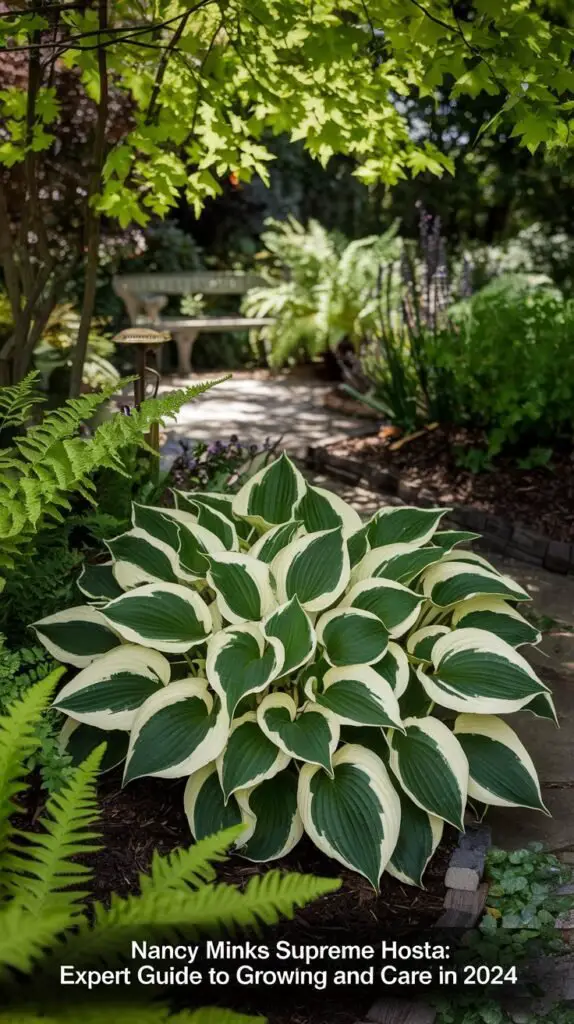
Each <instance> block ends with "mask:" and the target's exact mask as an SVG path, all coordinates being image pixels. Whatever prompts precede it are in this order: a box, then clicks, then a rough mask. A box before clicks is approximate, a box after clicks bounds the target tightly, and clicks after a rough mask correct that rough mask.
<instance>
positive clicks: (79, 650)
mask: <svg viewBox="0 0 574 1024" xmlns="http://www.w3.org/2000/svg"><path fill="white" fill-rule="evenodd" d="M34 629H35V630H36V633H37V635H38V639H39V640H40V642H41V643H42V644H43V645H44V647H45V648H46V650H47V651H48V652H49V653H50V654H51V655H52V657H53V658H55V659H56V661H63V662H64V663H65V664H66V665H74V667H75V668H85V667H86V665H90V664H91V663H92V661H93V660H94V659H95V658H99V657H100V655H102V654H106V652H107V651H111V650H113V648H114V647H119V645H120V644H121V638H120V637H119V636H118V632H119V631H117V630H116V627H115V626H113V627H111V626H110V623H109V622H108V621H107V620H106V618H105V617H104V615H103V612H101V611H99V609H97V608H94V607H93V606H92V605H89V604H82V605H77V606H76V607H75V608H67V609H66V610H65V611H63V612H56V613H55V614H54V615H47V616H46V618H44V619H39V620H38V622H35V623H34Z"/></svg>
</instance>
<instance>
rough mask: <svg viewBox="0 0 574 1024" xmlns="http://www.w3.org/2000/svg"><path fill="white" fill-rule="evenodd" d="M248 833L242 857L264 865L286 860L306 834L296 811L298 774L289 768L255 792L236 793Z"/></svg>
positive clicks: (242, 791) (257, 788)
mask: <svg viewBox="0 0 574 1024" xmlns="http://www.w3.org/2000/svg"><path fill="white" fill-rule="evenodd" d="M236 798H237V802H238V804H239V807H240V809H241V812H242V818H243V821H244V822H245V823H246V824H247V830H246V832H245V834H244V835H243V836H241V844H240V845H241V856H242V857H246V858H247V860H252V861H255V862H256V863H261V862H263V861H267V860H277V858H279V857H285V856H286V855H287V854H288V853H290V852H291V850H292V849H293V848H294V847H295V846H296V845H297V843H298V842H299V840H300V838H301V836H302V835H303V822H302V821H301V817H300V814H299V810H298V808H297V775H296V774H295V773H294V772H293V771H290V770H289V769H287V770H286V771H282V772H281V773H280V774H279V775H275V777H274V778H272V779H267V780H266V781H265V782H261V783H260V784H259V785H258V786H255V788H254V789H248V790H240V791H239V792H238V793H236Z"/></svg>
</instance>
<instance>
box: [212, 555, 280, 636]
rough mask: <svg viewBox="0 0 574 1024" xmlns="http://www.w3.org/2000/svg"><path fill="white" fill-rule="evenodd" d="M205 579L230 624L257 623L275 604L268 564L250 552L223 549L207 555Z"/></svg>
mask: <svg viewBox="0 0 574 1024" xmlns="http://www.w3.org/2000/svg"><path fill="white" fill-rule="evenodd" d="M207 581H208V583H209V585H210V587H213V589H214V591H215V600H216V602H217V607H218V608H219V611H220V612H221V614H222V615H223V618H224V619H227V621H228V622H231V623H233V624H236V625H240V624H241V623H242V622H259V621H260V619H262V618H264V617H265V616H266V615H268V614H269V612H271V611H272V610H273V609H274V608H275V607H276V606H277V602H276V600H275V595H274V593H273V587H272V585H271V573H270V570H269V567H268V566H267V565H265V563H264V562H260V561H258V560H257V559H256V558H252V557H251V555H239V554H237V553H236V552H234V551H225V552H223V553H222V554H220V555H216V556H215V557H210V559H209V572H208V573H207Z"/></svg>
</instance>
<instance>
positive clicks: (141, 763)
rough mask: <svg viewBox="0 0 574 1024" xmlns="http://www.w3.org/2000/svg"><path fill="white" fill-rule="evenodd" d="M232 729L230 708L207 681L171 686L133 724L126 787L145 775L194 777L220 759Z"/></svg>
mask: <svg viewBox="0 0 574 1024" xmlns="http://www.w3.org/2000/svg"><path fill="white" fill-rule="evenodd" d="M229 729H230V718H229V715H228V713H227V708H226V706H225V704H224V703H222V702H221V701H220V700H217V699H215V700H214V698H213V696H212V694H211V693H210V692H209V689H208V686H207V682H206V681H205V680H204V679H182V680H181V681H180V682H177V683H171V684H170V685H169V686H166V687H164V688H163V689H162V690H161V692H157V693H154V694H153V695H152V696H151V697H148V699H147V701H146V702H145V704H143V705H142V707H141V708H140V709H139V711H138V712H137V714H136V716H135V718H134V722H133V725H132V730H131V735H130V745H129V748H128V755H127V759H126V768H125V774H124V785H125V784H126V783H127V782H131V781H132V779H138V778H141V776H142V775H151V776H156V777H158V778H162V779H179V778H182V777H183V776H185V775H192V774H193V773H194V772H196V771H197V770H198V769H199V768H203V767H204V766H205V765H206V764H209V763H210V762H211V761H215V760H216V759H217V758H218V757H219V755H220V754H221V752H222V750H223V748H224V747H225V744H226V742H227V737H228V736H229Z"/></svg>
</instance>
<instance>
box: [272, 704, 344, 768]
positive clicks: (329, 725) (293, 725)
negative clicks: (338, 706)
mask: <svg viewBox="0 0 574 1024" xmlns="http://www.w3.org/2000/svg"><path fill="white" fill-rule="evenodd" d="M257 721H258V723H259V726H260V728H261V729H262V731H263V732H264V733H265V735H266V736H268V737H269V739H270V740H271V742H272V743H275V744H276V745H277V746H278V747H279V749H280V750H282V751H283V752H284V753H285V754H288V755H289V756H290V757H294V758H296V759H297V760H298V761H306V762H307V763H308V764H318V765H322V767H323V768H324V769H325V771H327V772H329V773H331V759H332V756H333V754H334V753H335V750H336V749H337V744H338V743H339V723H338V721H337V719H336V718H335V717H334V716H333V715H331V714H330V712H329V711H327V710H324V709H323V708H322V707H320V706H317V705H315V704H310V705H307V706H306V707H304V708H302V709H298V708H297V705H296V703H295V701H294V700H293V697H291V695H290V694H288V693H268V694H267V696H266V697H264V698H263V700H262V701H261V703H260V705H259V707H258V708H257Z"/></svg>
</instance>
